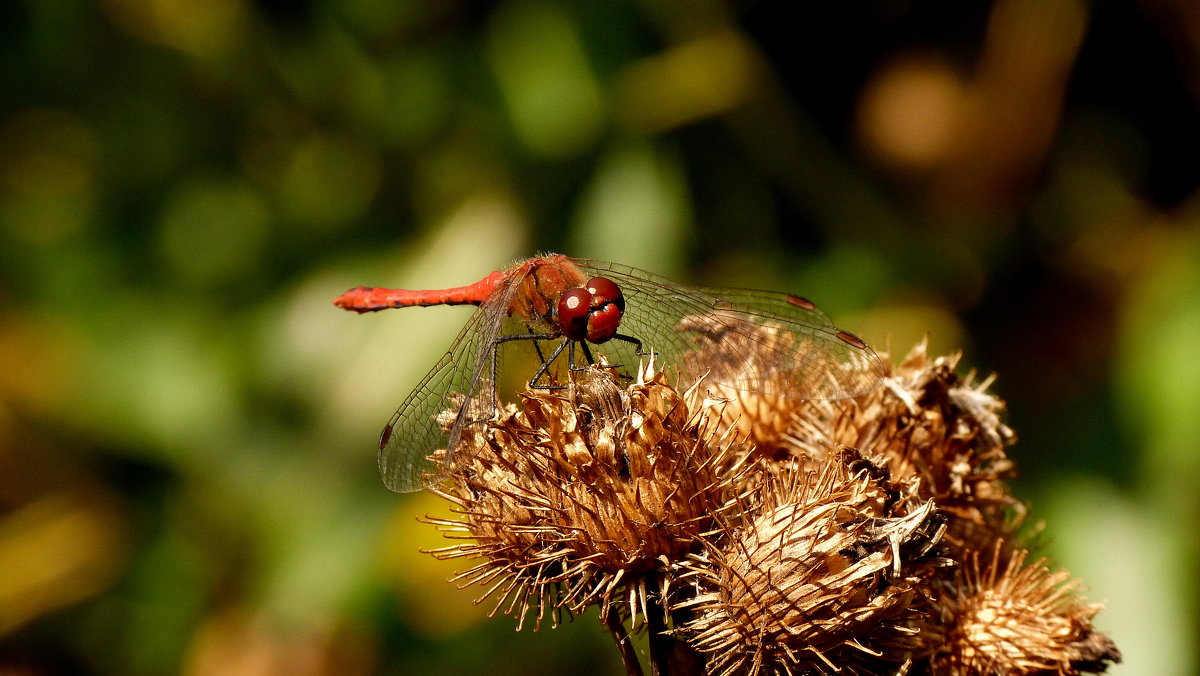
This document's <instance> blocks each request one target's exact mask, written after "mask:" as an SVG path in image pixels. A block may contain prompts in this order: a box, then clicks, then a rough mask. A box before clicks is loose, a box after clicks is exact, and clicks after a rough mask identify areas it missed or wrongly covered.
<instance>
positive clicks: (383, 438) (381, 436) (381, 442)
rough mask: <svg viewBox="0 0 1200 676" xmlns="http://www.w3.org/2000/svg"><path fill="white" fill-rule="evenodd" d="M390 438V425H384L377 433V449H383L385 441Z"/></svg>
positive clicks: (385, 444)
mask: <svg viewBox="0 0 1200 676" xmlns="http://www.w3.org/2000/svg"><path fill="white" fill-rule="evenodd" d="M391 439H392V426H391V425H385V426H384V428H383V431H382V432H380V433H379V450H381V451H382V450H383V448H384V447H385V446H387V442H388V441H391Z"/></svg>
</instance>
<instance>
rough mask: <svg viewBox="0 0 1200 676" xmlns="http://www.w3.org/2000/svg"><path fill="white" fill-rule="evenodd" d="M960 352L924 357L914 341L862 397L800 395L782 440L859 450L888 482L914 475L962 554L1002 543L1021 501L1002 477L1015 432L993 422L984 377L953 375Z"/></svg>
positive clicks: (997, 409)
mask: <svg viewBox="0 0 1200 676" xmlns="http://www.w3.org/2000/svg"><path fill="white" fill-rule="evenodd" d="M960 356H961V355H959V354H954V355H951V356H949V357H938V358H935V359H931V358H930V357H929V356H928V354H927V352H926V344H925V343H920V344H918V345H917V346H916V347H914V348H913V349H912V351H911V352H909V354H908V355H907V356H906V357H905V358H904V360H903V361H901V362H900V363H899V364H898V365H896V366H891V367H889V373H888V376H887V377H886V378H885V379H884V386H883V387H880V388H878V389H876V390H875V391H873V392H871V393H869V394H867V395H866V396H863V397H859V398H858V399H855V400H814V401H810V402H807V405H806V406H804V407H801V408H800V409H798V411H797V415H796V416H795V418H794V420H793V426H792V427H791V429H790V430H789V432H788V439H789V441H790V443H791V445H792V446H793V447H794V448H795V449H796V452H797V453H799V454H800V455H802V456H804V457H818V458H819V457H823V456H824V455H825V454H827V453H829V452H830V451H831V450H833V449H836V448H839V447H840V446H852V447H855V448H858V449H861V450H862V452H863V453H864V454H866V455H867V456H868V457H871V458H873V459H874V460H875V461H876V462H879V463H881V464H884V465H886V466H887V467H888V468H889V469H890V470H891V472H892V475H893V477H895V479H896V480H897V481H905V480H912V481H914V482H916V486H917V490H918V493H919V495H921V496H922V497H924V498H931V499H933V500H935V501H936V502H937V505H938V507H939V508H940V509H942V510H943V511H945V512H946V513H948V514H950V515H952V516H953V517H954V518H952V519H951V520H950V522H949V531H948V533H947V536H946V539H947V542H948V543H950V544H953V545H956V546H958V547H959V548H961V549H963V550H964V551H965V550H968V549H976V548H984V549H988V548H989V547H990V546H991V544H992V543H993V542H995V541H997V540H1005V541H1008V540H1010V539H1011V537H1012V535H1013V533H1014V532H1015V531H1016V530H1017V529H1018V528H1019V527H1020V525H1021V524H1022V523H1023V520H1024V506H1023V505H1022V504H1021V503H1020V502H1019V501H1018V500H1017V499H1016V498H1014V497H1013V496H1012V494H1011V493H1010V491H1009V489H1008V486H1007V484H1006V483H1005V480H1006V479H1008V478H1011V477H1012V476H1013V475H1014V474H1015V468H1014V465H1013V463H1012V461H1011V460H1010V459H1009V458H1008V456H1007V455H1006V453H1005V448H1006V447H1007V446H1009V445H1011V444H1012V443H1014V442H1015V441H1016V435H1015V434H1014V433H1013V432H1012V430H1011V429H1009V428H1008V427H1007V426H1006V425H1004V424H1003V423H1002V422H1001V420H1000V413H1001V412H1002V410H1003V408H1004V402H1003V401H1002V400H1000V399H999V398H998V397H996V396H995V395H993V394H990V393H989V392H987V388H988V386H989V385H990V384H991V380H990V379H988V380H984V381H982V382H976V381H975V379H974V376H973V374H969V375H968V376H966V377H965V378H959V376H958V375H957V374H956V373H955V370H954V369H955V366H956V365H957V364H958V361H959V358H960Z"/></svg>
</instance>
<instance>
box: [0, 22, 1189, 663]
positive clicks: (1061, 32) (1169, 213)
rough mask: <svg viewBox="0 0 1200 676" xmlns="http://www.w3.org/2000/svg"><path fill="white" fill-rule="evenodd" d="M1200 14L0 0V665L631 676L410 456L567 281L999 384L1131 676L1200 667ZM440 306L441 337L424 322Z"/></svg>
mask: <svg viewBox="0 0 1200 676" xmlns="http://www.w3.org/2000/svg"><path fill="white" fill-rule="evenodd" d="M1197 25H1200V11H1198V10H1197V9H1195V8H1194V7H1193V6H1191V4H1189V3H1186V2H1159V3H1120V2H1118V3H1093V4H1088V3H1085V2H1083V0H1062V1H1060V2H1052V3H1045V2H1041V1H1040V0H998V1H996V2H993V3H945V2H895V1H892V0H877V1H873V2H854V3H826V4H825V5H806V6H800V7H797V6H795V5H794V4H792V3H771V2H758V3H720V2H715V1H712V0H701V1H700V2H691V3H683V2H672V1H669V0H668V1H665V2H655V1H652V0H647V1H645V2H611V3H585V2H571V1H560V2H556V1H552V0H506V1H504V2H499V3H484V4H473V3H463V2H422V1H420V0H411V1H407V2H388V1H384V0H335V1H333V2H326V3H315V2H299V3H281V2H268V1H267V0H260V2H257V3H254V2H249V1H248V0H102V1H101V2H99V3H91V2H84V1H83V0H61V1H57V2H28V1H26V2H7V3H4V4H3V5H0V45H3V47H0V356H2V357H0V358H2V361H0V671H7V670H8V669H10V668H11V669H16V670H17V672H14V673H33V674H41V673H78V672H84V673H96V674H109V673H111V674H117V673H120V674H135V675H136V674H161V673H170V672H180V671H182V672H186V673H189V674H206V673H222V674H227V673H247V674H249V673H263V674H266V673H289V674H325V673H330V674H332V673H337V674H353V673H375V672H387V673H494V674H505V673H513V674H516V673H520V674H530V673H567V672H569V673H615V672H616V671H617V670H618V668H619V667H618V664H617V662H616V659H615V658H616V655H615V651H614V650H612V648H611V646H607V645H606V644H605V641H606V639H605V638H604V635H603V632H602V631H601V629H600V627H598V626H597V625H596V624H595V621H594V618H583V619H582V620H578V621H576V622H575V623H573V624H571V625H568V626H567V627H563V628H559V629H556V630H554V631H550V630H549V629H546V628H544V629H543V630H542V631H541V632H540V633H536V634H535V633H533V632H528V631H526V632H522V633H521V634H519V635H515V636H514V635H513V634H512V624H511V621H510V620H507V619H503V618H501V619H496V620H492V621H488V620H487V619H486V617H485V613H486V610H485V608H480V607H475V606H472V605H471V603H470V599H472V598H473V597H474V596H477V595H478V590H466V591H458V590H456V589H454V587H453V586H452V585H447V584H443V583H442V580H444V579H445V578H447V577H449V576H450V574H451V573H452V572H453V571H454V570H455V567H454V566H453V565H452V564H450V563H441V562H437V561H434V560H433V559H432V558H431V557H428V556H425V555H422V554H420V553H419V552H418V548H420V547H427V548H428V547H436V546H438V545H439V537H438V534H437V533H436V532H433V531H432V529H431V528H429V527H427V526H422V525H420V524H417V523H416V522H415V521H414V517H415V516H416V515H418V514H421V513H423V512H427V511H428V512H438V513H440V512H444V510H445V508H444V507H443V506H441V505H439V504H437V503H435V502H433V501H431V500H430V499H429V498H427V497H424V496H397V495H393V494H389V493H387V492H386V491H385V490H384V489H383V487H382V485H381V484H380V482H379V480H378V478H377V476H376V474H375V466H374V462H373V460H372V458H373V456H374V453H373V450H372V444H373V441H374V436H375V434H376V433H377V430H378V428H379V425H380V423H382V422H383V421H384V420H385V419H386V417H387V416H388V415H389V414H390V413H391V411H392V410H393V407H394V406H395V405H396V404H397V403H398V402H399V401H400V398H401V397H402V396H403V395H404V394H405V393H406V392H407V391H408V389H409V388H410V387H411V386H412V385H413V383H415V382H416V380H417V379H418V378H419V377H420V375H421V374H422V373H423V372H424V370H425V369H426V368H427V366H428V365H430V364H432V363H433V361H434V360H435V359H436V358H437V355H438V354H440V352H441V351H442V350H443V349H444V348H445V346H446V345H447V344H448V343H449V341H450V340H451V338H452V337H453V335H454V333H455V332H456V331H457V328H458V327H460V326H461V325H462V322H463V321H464V319H465V317H466V316H467V314H468V313H469V311H464V310H462V309H461V308H460V309H438V310H425V311H420V312H418V311H406V312H403V313H400V312H398V313H394V315H393V316H385V315H386V314H387V313H385V315H380V316H377V317H371V318H370V321H367V320H365V319H359V318H357V317H355V316H352V315H350V314H349V313H344V312H339V311H336V310H335V309H334V308H333V307H332V306H331V305H330V301H331V300H332V298H333V297H334V296H336V295H337V294H338V293H340V292H341V291H343V290H344V289H346V288H348V287H350V286H355V285H358V284H382V285H390V286H409V287H427V288H432V287H437V286H442V285H450V284H459V283H465V282H468V281H473V280H475V279H477V278H479V277H480V276H482V274H484V273H485V272H487V271H488V270H491V269H495V268H497V267H501V266H504V265H506V264H507V263H509V262H510V261H511V260H513V259H514V258H518V257H524V256H527V255H531V254H532V253H534V252H536V251H539V250H564V251H565V252H566V253H569V254H572V255H582V256H594V257H599V258H608V259H615V260H619V261H621V262H624V263H628V264H631V265H636V266H639V267H644V268H647V269H651V270H654V271H656V272H659V273H661V274H665V275H668V276H671V277H674V278H677V279H681V280H683V281H690V282H694V283H704V284H720V285H729V286H751V287H769V288H780V289H794V290H797V291H801V292H803V293H804V294H805V295H806V296H808V297H810V298H813V299H814V300H815V301H817V302H818V303H819V304H821V305H822V306H823V307H824V308H825V309H826V310H827V311H828V312H830V313H831V314H833V315H834V316H836V317H837V318H838V321H839V324H840V325H843V326H847V327H848V328H851V329H853V330H855V331H856V332H860V333H862V334H863V335H864V337H865V338H867V339H868V340H870V341H871V342H872V343H874V344H875V345H877V346H879V347H881V348H890V349H891V351H892V352H893V353H894V354H895V355H897V356H898V355H902V354H903V353H904V352H905V351H906V350H907V349H908V347H909V346H911V345H912V344H913V343H915V342H916V341H917V340H919V339H920V338H921V337H922V336H923V335H925V334H926V333H929V334H930V335H931V336H932V345H933V349H934V350H935V351H938V352H945V351H949V350H952V349H956V348H964V349H965V350H966V352H967V356H966V359H965V363H967V364H973V365H977V366H978V368H979V369H981V370H982V371H985V372H990V371H993V370H995V371H997V372H998V373H999V381H998V386H997V388H998V390H999V392H1000V393H1001V394H1002V395H1003V396H1004V397H1006V399H1007V400H1008V401H1009V404H1010V409H1011V417H1010V419H1009V422H1010V424H1012V426H1013V427H1015V428H1016V430H1017V431H1018V433H1019V434H1020V435H1021V437H1022V443H1021V444H1020V445H1018V446H1017V447H1016V449H1015V457H1016V459H1017V461H1018V463H1020V465H1021V467H1022V468H1023V475H1024V479H1023V483H1022V484H1021V488H1020V492H1021V493H1022V494H1023V495H1024V496H1025V497H1027V498H1029V499H1031V500H1032V501H1033V505H1034V515H1035V518H1045V519H1047V521H1048V526H1047V537H1046V540H1047V542H1048V543H1049V545H1050V548H1051V552H1052V553H1053V555H1054V556H1055V557H1056V558H1057V560H1058V561H1059V562H1060V563H1063V564H1065V565H1067V566H1068V567H1069V568H1070V569H1071V570H1072V571H1073V572H1074V573H1076V574H1078V575H1080V576H1082V577H1083V578H1084V579H1085V580H1086V581H1088V582H1089V583H1090V585H1091V588H1092V591H1091V593H1090V596H1091V597H1092V598H1094V599H1096V600H1106V601H1107V602H1108V604H1109V609H1108V610H1107V611H1106V612H1105V613H1103V614H1102V615H1101V616H1100V619H1099V622H1100V625H1101V626H1102V627H1107V628H1109V629H1111V631H1112V633H1113V635H1114V637H1115V639H1116V641H1117V644H1118V645H1119V646H1120V648H1121V650H1122V651H1123V652H1124V653H1125V656H1126V660H1127V663H1126V665H1124V666H1122V667H1120V668H1119V669H1117V670H1115V671H1116V672H1117V673H1127V674H1133V673H1150V674H1189V673H1195V670H1196V664H1197V655H1196V650H1195V647H1196V644H1197V641H1196V639H1197V622H1196V619H1197V618H1196V610H1197V589H1196V585H1197V577H1196V575H1195V571H1196V570H1197V569H1198V568H1200V567H1198V565H1197V563H1198V560H1200V552H1198V551H1197V544H1198V540H1197V537H1196V536H1195V533H1196V532H1198V528H1197V526H1198V525H1200V524H1198V523H1197V521H1198V520H1200V506H1198V504H1197V496H1198V495H1200V490H1198V488H1200V487H1198V486H1197V483H1198V479H1200V471H1197V464H1198V462H1200V453H1198V452H1197V450H1198V448H1197V446H1198V443H1197V439H1200V422H1198V421H1200V416H1197V415H1196V414H1195V411H1197V410H1198V409H1200V372H1198V370H1200V366H1197V364H1200V360H1197V359H1196V358H1194V357H1193V356H1192V352H1194V351H1195V350H1196V347H1197V346H1198V345H1200V314H1198V313H1200V309H1198V308H1200V302H1198V301H1200V250H1198V249H1200V201H1198V195H1197V191H1196V188H1197V185H1198V183H1200V181H1198V179H1200V165H1198V164H1197V162H1196V157H1200V116H1198V114H1197V105H1196V102H1197V100H1200V88H1198V87H1197V81H1196V79H1195V77H1194V74H1195V66H1196V63H1197V62H1198V61H1197V59H1198V58H1200V32H1198V31H1197V30H1196V28H1195V27H1196V26H1197ZM410 313H411V314H410Z"/></svg>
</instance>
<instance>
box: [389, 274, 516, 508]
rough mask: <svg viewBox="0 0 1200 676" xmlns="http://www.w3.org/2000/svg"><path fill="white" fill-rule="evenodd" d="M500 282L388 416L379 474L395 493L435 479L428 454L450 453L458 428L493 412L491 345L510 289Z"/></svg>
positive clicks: (509, 282) (450, 459) (447, 459)
mask: <svg viewBox="0 0 1200 676" xmlns="http://www.w3.org/2000/svg"><path fill="white" fill-rule="evenodd" d="M512 281H513V280H511V279H510V280H506V281H505V283H503V284H501V285H500V286H499V287H497V289H496V291H495V292H494V293H493V295H492V297H491V298H490V299H489V300H488V302H487V303H484V304H483V305H482V306H480V308H479V309H478V310H477V311H476V312H475V313H474V314H472V315H471V318H470V319H469V320H468V321H467V323H466V325H465V326H463V329H462V331H460V332H459V334H458V337H456V338H455V339H454V342H453V343H451V344H450V348H449V349H448V350H447V351H446V353H445V354H444V355H442V358H441V359H439V360H438V362H437V363H436V364H434V366H433V368H432V369H430V371H429V373H427V374H425V377H424V378H422V379H421V382H420V383H418V384H417V386H416V387H415V388H414V389H413V391H412V392H411V393H410V394H409V395H408V396H407V397H406V398H405V399H404V402H403V403H401V404H400V406H399V407H398V408H397V409H396V412H395V413H393V414H392V418H391V420H390V421H388V424H387V426H386V427H384V431H383V435H382V436H381V437H380V449H379V473H380V475H381V476H382V477H383V483H384V485H386V486H387V487H388V488H389V489H391V490H393V491H396V492H398V493H408V492H411V491H417V490H420V489H422V488H424V487H425V485H426V484H427V483H429V477H433V476H436V475H437V473H438V466H437V464H435V463H434V462H433V460H431V459H430V457H429V456H430V454H431V453H433V452H434V451H436V450H437V449H440V448H445V449H446V451H447V454H446V457H445V459H444V463H445V464H446V465H447V466H448V465H449V464H450V463H451V462H453V461H454V458H453V452H454V447H455V446H456V445H457V443H458V440H459V438H460V437H461V434H462V430H463V426H464V425H469V424H474V423H477V422H479V421H481V420H488V419H491V418H492V417H493V416H494V415H495V411H496V390H495V386H494V384H493V382H492V379H491V376H492V374H493V373H494V371H495V368H496V367H495V358H496V356H495V347H494V346H495V341H496V336H497V335H498V334H499V332H500V328H501V325H502V324H503V321H504V318H505V315H506V308H507V307H508V305H509V303H510V302H511V300H512V294H513V292H514V290H515V288H516V285H515V284H513V283H512Z"/></svg>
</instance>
